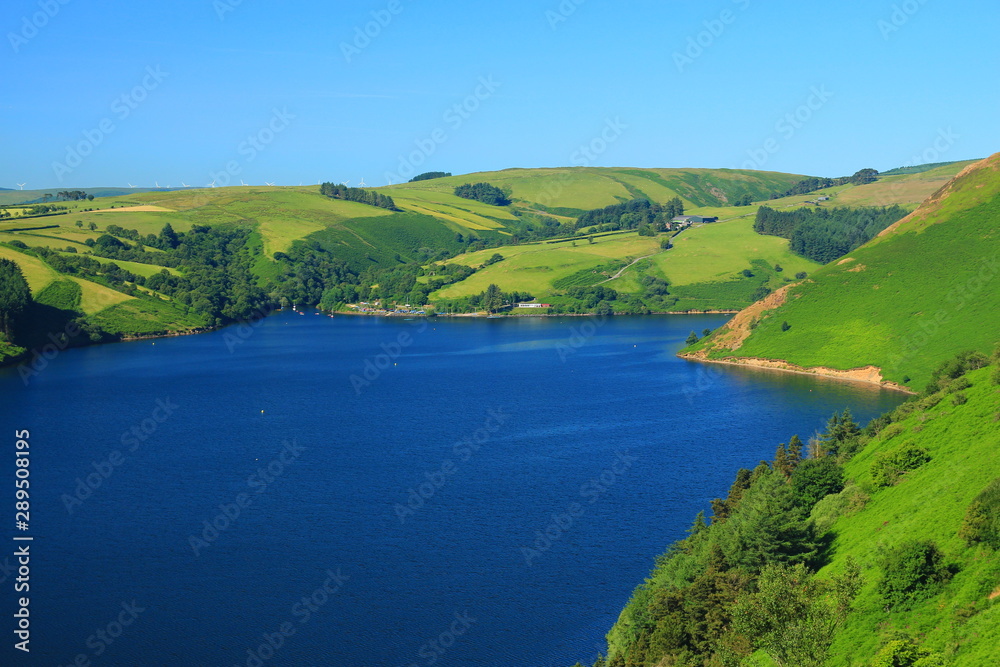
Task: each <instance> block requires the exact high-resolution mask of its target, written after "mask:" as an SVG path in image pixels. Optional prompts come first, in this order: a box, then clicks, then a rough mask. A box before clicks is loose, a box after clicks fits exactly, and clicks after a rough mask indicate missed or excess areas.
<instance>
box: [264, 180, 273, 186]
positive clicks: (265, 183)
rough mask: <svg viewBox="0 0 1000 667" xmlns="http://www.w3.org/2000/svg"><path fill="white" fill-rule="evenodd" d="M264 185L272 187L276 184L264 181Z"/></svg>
mask: <svg viewBox="0 0 1000 667" xmlns="http://www.w3.org/2000/svg"><path fill="white" fill-rule="evenodd" d="M264 185H271V186H273V185H274V183H268V182H267V181H264Z"/></svg>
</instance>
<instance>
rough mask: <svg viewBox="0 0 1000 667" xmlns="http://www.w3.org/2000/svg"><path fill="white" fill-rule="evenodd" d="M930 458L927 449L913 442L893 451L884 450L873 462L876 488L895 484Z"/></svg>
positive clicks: (872, 467)
mask: <svg viewBox="0 0 1000 667" xmlns="http://www.w3.org/2000/svg"><path fill="white" fill-rule="evenodd" d="M930 460H931V457H930V454H928V453H927V450H926V449H924V448H923V447H917V446H916V445H914V444H913V443H912V442H909V443H906V444H905V445H902V446H901V447H897V448H896V449H894V450H892V451H889V452H882V453H881V454H879V455H878V456H876V457H875V460H874V461H872V464H871V468H870V470H871V475H872V483H873V484H874V485H875V488H876V489H879V488H882V487H886V486H894V485H895V484H896V483H897V482H899V479H900V477H902V476H903V475H904V474H905V473H907V472H910V471H911V470H916V469H917V468H919V467H920V466H922V465H924V464H925V463H927V462H928V461H930Z"/></svg>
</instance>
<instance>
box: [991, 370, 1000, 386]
mask: <svg viewBox="0 0 1000 667" xmlns="http://www.w3.org/2000/svg"><path fill="white" fill-rule="evenodd" d="M990 381H991V382H992V383H993V384H1000V366H997V367H996V368H994V369H993V374H992V375H990Z"/></svg>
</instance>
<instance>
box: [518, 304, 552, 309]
mask: <svg viewBox="0 0 1000 667" xmlns="http://www.w3.org/2000/svg"><path fill="white" fill-rule="evenodd" d="M517 307H518V308H551V307H552V304H548V303H519V304H517Z"/></svg>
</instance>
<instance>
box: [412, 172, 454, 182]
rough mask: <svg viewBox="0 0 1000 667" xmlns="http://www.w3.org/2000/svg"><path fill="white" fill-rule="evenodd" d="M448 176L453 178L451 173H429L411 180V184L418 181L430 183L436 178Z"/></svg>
mask: <svg viewBox="0 0 1000 667" xmlns="http://www.w3.org/2000/svg"><path fill="white" fill-rule="evenodd" d="M448 176H451V172H450V171H428V172H426V173H423V174H420V175H418V176H414V177H413V178H411V179H410V183H416V182H417V181H429V180H431V179H434V178H445V177H448Z"/></svg>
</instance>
